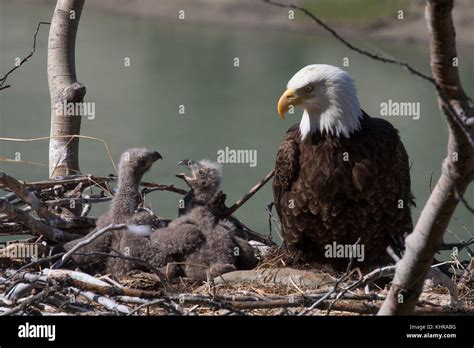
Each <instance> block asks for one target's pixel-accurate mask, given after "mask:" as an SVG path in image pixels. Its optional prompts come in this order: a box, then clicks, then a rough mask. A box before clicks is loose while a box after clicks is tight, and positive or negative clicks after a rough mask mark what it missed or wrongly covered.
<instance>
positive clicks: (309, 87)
mask: <svg viewBox="0 0 474 348" xmlns="http://www.w3.org/2000/svg"><path fill="white" fill-rule="evenodd" d="M304 90H305V91H306V92H308V93H309V92H312V91H313V86H311V85H307V86H306V87H305V88H304Z"/></svg>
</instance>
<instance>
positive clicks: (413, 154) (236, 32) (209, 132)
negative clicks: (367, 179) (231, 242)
mask: <svg viewBox="0 0 474 348" xmlns="http://www.w3.org/2000/svg"><path fill="white" fill-rule="evenodd" d="M52 10H53V6H52V5H51V6H39V5H38V6H35V5H27V6H26V5H16V4H11V3H10V2H7V1H4V0H0V11H1V12H0V72H3V71H6V70H7V69H8V68H9V67H10V66H11V65H12V63H13V61H14V59H15V57H18V56H19V57H22V56H24V55H25V53H26V52H28V51H29V50H30V48H31V40H32V32H33V31H34V28H35V26H36V23H37V22H38V21H40V20H46V21H48V20H50V17H51V14H52ZM47 30H48V29H47V28H43V29H41V32H40V34H39V36H38V43H37V52H36V54H35V56H34V57H33V58H32V59H31V60H30V61H29V62H28V63H27V64H26V65H24V66H23V67H22V68H21V69H19V70H18V71H17V72H15V73H14V74H13V75H12V76H11V78H10V79H9V83H10V84H12V85H13V87H12V88H10V89H8V90H6V91H3V92H0V137H17V138H35V137H42V136H48V135H49V107H50V106H49V94H48V86H47V77H46V47H47ZM355 43H356V44H359V45H361V46H363V47H365V48H367V49H371V50H375V51H381V52H384V53H386V54H388V55H391V56H394V57H398V58H400V59H402V60H405V61H408V62H410V63H411V64H413V65H414V66H415V67H418V68H420V69H421V70H423V71H425V72H429V63H428V54H427V47H426V45H425V44H408V43H392V42H375V43H372V44H369V43H368V42H366V41H361V40H355ZM459 54H460V57H461V59H460V62H461V63H460V64H461V66H460V71H461V73H462V76H463V83H464V86H465V89H466V90H467V92H468V93H469V94H470V95H472V94H473V93H472V92H473V91H474V55H472V48H463V47H461V48H459ZM125 57H129V58H130V62H131V66H130V67H128V68H126V67H124V58H125ZM234 57H238V58H239V59H240V67H238V68H236V67H234V66H233V63H234ZM344 57H348V58H349V60H350V66H349V67H348V68H346V69H347V70H348V71H349V72H350V73H351V75H352V76H353V77H354V79H355V81H356V83H357V86H358V91H359V97H360V100H361V104H362V105H363V107H364V109H365V111H366V112H368V113H369V114H370V115H372V116H378V115H379V114H380V103H382V102H385V101H387V100H389V99H392V100H393V101H402V102H419V103H420V108H421V117H420V119H419V120H413V119H412V118H407V117H391V118H390V119H389V120H390V121H391V122H392V123H393V124H394V125H395V126H396V127H397V128H398V129H399V130H400V134H401V137H402V139H403V142H404V144H405V146H406V148H407V151H408V153H409V155H410V160H411V161H412V162H413V165H412V169H411V175H412V189H413V192H414V194H415V196H416V202H417V205H418V208H416V209H415V210H414V211H413V214H414V218H415V219H416V218H417V217H418V215H419V210H420V208H421V207H423V205H424V203H425V201H426V199H427V197H428V194H429V190H428V183H429V178H430V174H431V172H433V182H435V181H436V178H437V177H438V175H439V168H440V163H441V160H442V158H443V157H444V154H445V152H446V139H447V129H446V126H445V122H444V119H443V116H442V115H441V114H440V112H439V110H438V107H437V103H436V97H435V92H434V90H433V89H432V88H431V87H430V86H429V85H428V84H426V83H425V82H423V81H421V80H419V79H417V78H415V77H413V76H411V75H410V74H409V73H407V72H405V71H403V70H401V69H400V68H398V67H394V66H389V65H386V64H381V63H378V62H375V61H372V60H369V59H368V58H365V57H361V56H359V55H357V54H356V53H354V52H351V51H349V50H347V49H346V48H345V47H343V46H342V45H341V44H339V43H337V42H335V41H334V40H332V39H330V38H326V37H319V36H316V35H312V34H308V33H299V32H284V31H282V30H281V29H279V30H271V29H267V30H261V29H237V28H227V27H217V26H212V25H192V24H187V23H185V22H182V21H163V20H140V19H137V18H129V17H124V16H116V15H107V14H103V13H94V11H93V10H91V9H89V8H87V4H86V7H85V10H84V12H83V17H82V19H81V23H80V28H79V33H78V38H77V50H76V62H77V63H76V64H77V74H78V78H79V80H80V81H81V82H83V83H84V84H85V85H86V86H87V96H86V101H89V102H95V104H96V118H95V119H94V120H87V119H84V120H83V123H82V134H83V135H88V136H94V137H98V138H101V139H104V140H106V141H107V142H108V144H109V146H110V147H111V149H112V154H113V157H114V159H115V160H117V159H118V157H119V156H120V154H121V153H122V152H123V151H124V150H126V149H127V148H129V147H132V146H145V147H149V148H154V149H157V150H159V151H160V153H161V154H162V155H163V156H164V160H163V161H161V162H159V163H158V164H157V165H156V166H155V167H154V168H153V169H152V170H151V172H150V173H148V174H147V176H146V178H145V179H146V180H150V181H157V182H161V183H174V184H177V185H181V182H180V180H179V179H177V178H175V177H174V174H175V173H177V171H178V169H177V168H176V166H175V164H176V163H177V162H178V161H179V160H181V159H184V158H194V159H201V158H209V159H212V160H215V159H216V158H217V151H218V150H221V149H225V147H226V146H228V147H229V148H231V149H251V150H257V154H258V157H257V160H258V162H257V166H256V167H250V166H249V165H248V164H224V166H223V168H224V183H223V189H224V190H225V192H226V193H227V194H228V203H229V204H230V203H232V202H233V201H235V200H237V199H238V198H240V196H241V195H242V194H244V193H245V192H247V191H248V189H249V188H250V187H252V186H253V185H254V184H255V183H256V182H257V181H259V180H260V179H261V178H262V177H263V176H264V175H266V174H267V173H268V172H269V171H270V170H271V169H272V166H273V164H274V158H275V154H276V151H277V147H278V145H279V143H280V141H281V139H282V136H283V134H284V132H285V131H286V129H288V128H289V127H290V126H291V124H292V123H294V122H297V121H299V116H298V117H296V115H295V116H293V117H290V118H289V119H288V118H287V120H285V121H283V120H281V119H279V117H278V115H277V113H276V103H277V100H278V98H279V96H280V94H281V92H282V91H283V90H284V88H285V86H286V83H287V81H288V79H289V78H290V77H291V76H292V75H293V73H294V72H296V71H297V70H298V69H299V68H301V67H303V66H305V65H307V64H311V63H329V64H333V65H341V64H342V59H343V58H344ZM181 104H182V105H184V106H185V112H186V113H185V115H180V114H179V105H181ZM80 151H81V152H80V161H81V169H82V171H83V172H85V173H94V174H97V175H106V174H109V173H112V172H113V167H112V165H111V164H110V161H109V159H108V157H107V154H106V151H105V149H104V147H103V145H102V144H101V143H97V142H93V141H89V140H82V141H81V145H80ZM16 152H20V153H21V159H22V160H28V161H34V162H40V163H45V164H46V163H47V160H48V142H47V141H42V142H33V143H11V142H0V156H3V157H9V158H13V157H14V156H15V153H16ZM0 170H2V171H5V172H7V173H10V174H12V175H14V176H16V177H18V178H20V179H23V180H39V179H44V178H46V177H47V175H48V173H47V168H46V167H41V166H36V165H29V164H12V163H5V162H0ZM473 193H474V190H473V188H472V187H471V189H470V191H469V192H468V193H467V195H466V198H467V199H468V200H469V201H470V202H471V203H474V194H473ZM149 198H150V203H151V204H152V208H153V210H154V211H155V212H157V213H159V214H160V215H162V216H166V217H174V216H175V215H176V210H177V209H176V207H177V201H178V198H179V197H178V196H177V195H175V194H172V193H161V192H155V193H153V194H151V195H150V196H149ZM271 200H272V194H271V188H270V185H268V186H266V187H265V188H264V189H263V190H261V191H260V192H258V193H257V195H256V196H254V198H252V200H250V201H249V202H248V203H247V204H246V205H245V206H244V207H242V208H241V209H240V210H239V211H238V213H237V215H238V216H239V217H240V218H241V219H242V220H243V221H245V222H246V223H247V224H248V225H249V226H251V227H252V228H254V229H255V230H258V231H262V232H267V231H268V219H267V215H266V213H265V207H266V205H267V204H268V203H269V202H270V201H271ZM105 207H106V206H103V208H102V209H105ZM95 213H98V211H95ZM456 219H457V220H456V221H453V222H452V224H451V226H452V228H453V230H456V231H458V230H459V231H460V230H461V228H460V225H459V222H463V223H464V224H466V225H467V227H469V228H472V229H474V228H473V222H472V215H470V214H469V212H468V211H467V209H465V208H464V207H463V206H459V208H458V209H457V211H456Z"/></svg>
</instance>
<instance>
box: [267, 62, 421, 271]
mask: <svg viewBox="0 0 474 348" xmlns="http://www.w3.org/2000/svg"><path fill="white" fill-rule="evenodd" d="M296 106H301V107H303V109H304V112H303V116H302V119H301V122H300V123H299V124H295V125H294V126H293V127H291V128H290V129H289V130H288V131H287V133H286V135H285V136H284V138H283V142H282V143H281V145H280V148H279V150H278V153H277V157H276V165H275V177H274V179H273V195H274V201H275V206H276V209H277V212H278V215H279V217H280V221H281V225H282V236H283V240H284V249H285V250H286V251H287V252H289V254H290V255H292V257H293V260H294V261H295V262H296V263H301V262H304V263H306V262H315V263H319V264H325V265H329V266H331V267H332V268H333V269H336V270H342V269H344V268H345V267H347V265H348V260H349V259H351V258H352V259H353V261H354V264H357V263H358V266H360V267H363V268H365V267H364V266H367V267H369V268H370V267H372V266H374V265H379V264H382V263H384V262H385V260H386V259H387V253H386V248H387V247H388V246H389V245H393V246H396V247H397V248H400V245H402V243H403V240H404V236H406V235H407V234H408V233H410V232H411V231H412V227H413V225H412V218H411V211H410V206H411V205H412V204H413V196H412V194H411V191H410V173H409V163H408V155H407V152H406V151H405V148H404V146H403V144H402V142H401V140H400V137H399V135H398V131H397V130H396V129H395V128H394V127H393V126H392V125H391V124H390V123H389V122H387V121H385V120H383V119H379V118H372V117H370V116H369V115H367V114H366V113H365V112H364V111H363V110H361V107H360V105H359V100H358V97H357V91H356V87H355V84H354V82H353V80H352V78H351V77H350V76H349V74H348V73H347V72H345V71H344V70H342V69H339V68H337V67H334V66H331V65H319V64H315V65H309V66H306V67H304V68H303V69H301V70H300V71H298V72H297V73H296V74H295V75H294V76H293V77H292V78H291V80H290V81H289V82H288V85H287V90H286V91H285V92H284V93H283V95H282V96H281V98H280V100H279V102H278V113H279V114H280V116H281V117H282V118H284V116H285V114H286V113H287V112H288V111H289V110H290V109H292V108H293V107H296ZM359 238H360V241H359V242H358V243H357V245H354V244H355V243H356V242H357V240H358V239H359ZM348 246H349V248H348ZM356 248H357V249H356ZM356 250H358V251H361V252H362V255H356V253H355V252H356ZM347 251H349V252H347ZM351 252H352V254H351ZM356 257H357V259H356Z"/></svg>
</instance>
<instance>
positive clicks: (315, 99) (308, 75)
mask: <svg viewBox="0 0 474 348" xmlns="http://www.w3.org/2000/svg"><path fill="white" fill-rule="evenodd" d="M296 106H302V107H303V108H304V113H303V117H302V119H301V122H300V131H301V137H302V139H304V138H305V137H306V135H308V134H309V133H316V132H318V131H319V132H322V131H326V132H327V133H330V134H332V135H334V136H337V137H339V136H341V135H342V136H344V137H346V138H349V137H350V135H351V134H352V133H353V132H354V131H357V130H358V129H359V128H360V118H361V117H362V110H361V108H360V105H359V99H358V98H357V90H356V87H355V84H354V81H353V80H352V78H351V77H350V76H349V74H348V73H347V72H345V71H344V70H342V69H340V68H337V67H335V66H332V65H325V64H313V65H308V66H306V67H304V68H303V69H301V70H300V71H298V72H297V73H296V74H295V75H294V76H293V77H292V78H291V80H290V81H289V82H288V85H287V90H286V91H285V93H283V95H282V96H281V97H280V100H279V101H278V113H279V114H280V116H281V117H282V118H284V117H285V114H286V113H287V112H288V110H289V109H290V108H291V107H296Z"/></svg>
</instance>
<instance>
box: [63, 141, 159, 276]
mask: <svg viewBox="0 0 474 348" xmlns="http://www.w3.org/2000/svg"><path fill="white" fill-rule="evenodd" d="M161 158H162V157H161V155H160V154H159V153H158V152H156V151H150V150H147V149H143V148H132V149H129V150H127V151H125V152H124V153H123V154H122V156H121V158H120V163H119V173H118V187H117V193H116V194H115V196H114V197H113V199H112V203H111V207H110V209H109V211H108V212H107V213H105V214H104V215H102V216H100V217H99V219H98V220H97V224H96V229H95V230H94V231H92V232H91V233H93V232H95V231H97V230H99V229H101V228H103V227H106V226H107V225H110V224H112V223H114V224H128V225H130V228H129V231H126V232H125V233H124V232H122V231H110V232H107V233H105V234H103V235H102V236H100V237H99V238H97V239H96V240H94V241H93V242H92V243H90V244H89V245H86V246H85V247H83V248H82V249H81V250H80V253H91V252H99V253H110V251H111V249H113V250H121V249H123V248H121V245H131V244H135V243H139V242H140V241H141V240H142V239H143V236H147V235H150V233H151V226H152V225H153V224H155V223H156V217H155V216H153V215H152V214H150V212H148V211H146V210H139V206H140V204H141V196H140V192H139V185H140V181H141V179H142V177H143V175H144V174H145V173H146V172H147V171H148V170H149V169H150V168H151V166H152V165H153V163H155V162H156V161H157V160H159V159H161ZM84 238H87V236H86V237H83V238H81V239H78V240H74V241H71V242H68V243H66V244H65V245H64V249H65V250H66V251H67V250H70V249H71V248H72V247H73V246H74V245H76V244H77V243H78V242H80V241H82V240H83V239H84ZM125 250H126V249H125ZM73 259H74V261H75V262H76V264H77V265H78V266H79V267H80V268H81V269H83V270H84V271H86V272H89V273H100V272H104V271H105V270H107V271H109V269H112V270H114V269H115V268H118V267H122V266H124V262H121V261H123V260H121V261H119V260H120V259H118V258H107V259H108V260H105V259H104V256H94V255H91V256H81V255H76V256H74V257H73ZM104 261H105V262H104ZM125 263H126V266H127V267H125V268H127V269H129V268H131V266H132V264H131V263H130V262H125ZM105 265H107V267H104V266H105ZM125 268H123V269H122V270H121V271H125ZM113 273H115V272H113Z"/></svg>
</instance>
